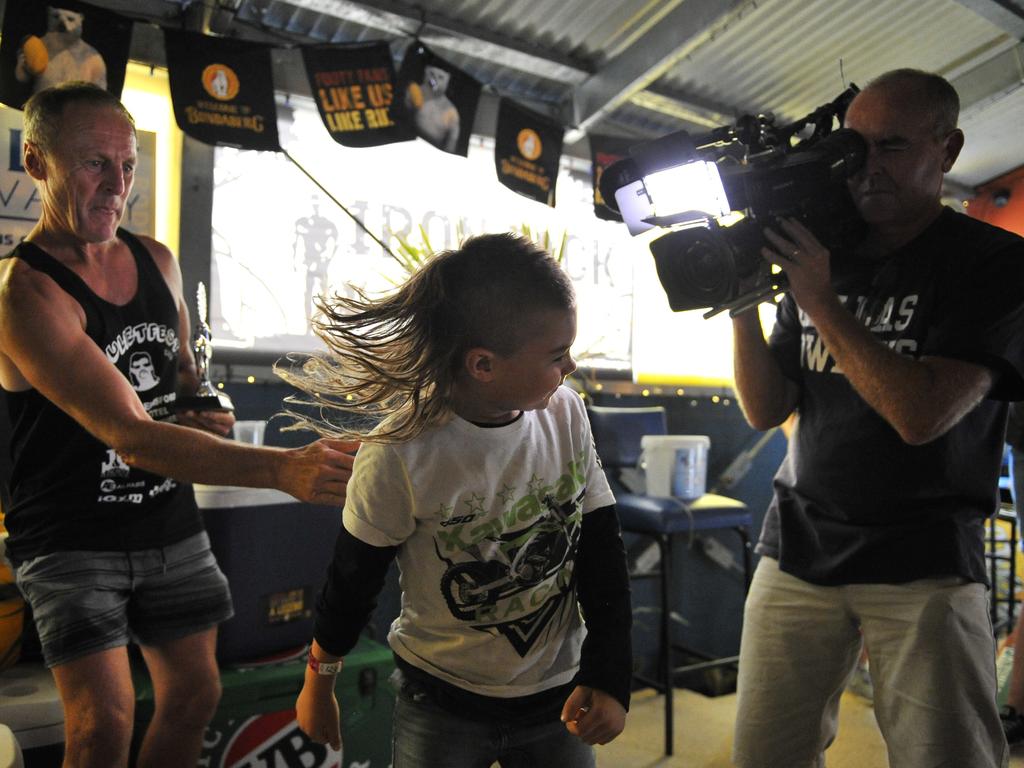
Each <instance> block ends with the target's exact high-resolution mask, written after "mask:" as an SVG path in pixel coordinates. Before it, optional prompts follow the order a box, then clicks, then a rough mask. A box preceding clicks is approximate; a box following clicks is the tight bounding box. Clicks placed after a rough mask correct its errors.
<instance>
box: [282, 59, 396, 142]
mask: <svg viewBox="0 0 1024 768" xmlns="http://www.w3.org/2000/svg"><path fill="white" fill-rule="evenodd" d="M302 60H303V62H304V63H305V65H306V77H308V78H309V88H310V90H311V92H312V93H313V98H314V99H315V100H316V108H317V109H318V110H319V111H320V117H321V119H322V120H323V121H324V126H325V127H326V128H327V132H328V133H329V134H331V138H332V139H334V140H335V141H336V142H338V143H339V144H342V145H344V146H346V147H375V146H378V145H380V144H391V143H392V142H396V141H408V140H410V139H413V138H415V137H416V134H415V132H414V131H413V129H412V127H411V126H409V125H408V124H406V123H405V122H399V121H397V120H396V119H395V115H394V113H395V112H398V111H399V107H397V106H396V105H395V93H396V92H397V88H396V76H395V66H394V64H393V63H392V61H391V48H390V46H389V45H388V44H387V42H385V41H381V42H373V43H357V44H355V45H313V46H303V48H302Z"/></svg>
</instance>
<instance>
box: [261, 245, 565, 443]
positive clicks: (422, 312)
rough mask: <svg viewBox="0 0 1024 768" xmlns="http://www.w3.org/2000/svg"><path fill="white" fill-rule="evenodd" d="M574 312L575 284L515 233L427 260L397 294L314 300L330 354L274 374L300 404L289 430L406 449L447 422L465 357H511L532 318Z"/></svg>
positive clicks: (289, 408)
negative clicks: (539, 312)
mask: <svg viewBox="0 0 1024 768" xmlns="http://www.w3.org/2000/svg"><path fill="white" fill-rule="evenodd" d="M574 306H575V298H574V294H573V289H572V283H571V281H570V280H569V278H568V276H567V275H566V274H565V272H564V271H563V270H562V269H561V267H560V266H559V265H558V263H557V262H556V261H555V260H554V259H552V258H551V256H550V255H549V254H548V253H547V252H545V251H544V250H543V249H541V248H540V247H538V246H536V245H535V244H533V243H532V242H531V241H529V240H527V239H526V238H524V237H521V236H518V235H514V234H511V233H505V234H496V235H480V236H477V237H474V238H470V239H469V240H467V241H466V242H465V243H464V244H463V246H462V247H461V248H459V249H458V250H453V251H445V252H442V253H439V254H437V255H435V256H433V257H431V258H430V259H429V260H428V261H427V262H426V263H425V264H424V266H423V267H421V268H420V269H419V270H418V271H417V272H416V273H415V274H414V275H413V276H412V277H411V278H410V279H409V280H408V281H407V282H406V283H404V284H403V285H402V286H401V287H400V288H399V289H398V290H397V291H395V292H394V293H391V294H389V295H387V296H384V297H382V298H376V299H375V298H371V297H369V296H367V294H366V293H364V292H362V291H358V290H357V296H356V298H350V297H345V296H340V295H337V294H336V295H335V296H333V297H332V298H331V299H330V300H328V299H326V298H324V297H321V298H320V299H318V300H317V308H318V309H319V315H318V317H317V319H316V321H315V322H314V329H315V331H316V333H317V335H318V336H319V337H320V338H321V339H322V340H323V341H324V343H325V344H326V345H327V348H328V352H327V353H326V354H315V355H308V356H299V355H289V356H288V357H287V358H286V359H285V362H283V363H282V362H279V363H278V364H276V365H275V366H274V369H275V372H276V373H277V374H278V375H279V376H280V377H281V378H282V379H284V380H285V381H286V382H288V383H289V384H291V385H292V386H294V387H296V388H297V389H298V390H300V392H301V393H302V394H300V395H293V396H290V397H287V398H285V403H286V410H285V414H286V415H288V416H290V417H291V418H292V420H293V423H292V424H291V425H289V426H287V427H284V429H286V430H293V429H311V430H313V431H315V432H317V433H319V434H321V435H325V436H331V437H340V438H357V439H361V440H368V441H373V442H380V443H401V442H406V441H408V440H411V439H412V438H414V437H416V436H417V435H418V434H420V432H422V431H423V430H424V429H425V428H427V427H430V426H434V425H438V424H442V423H444V422H445V421H447V419H448V418H450V416H451V397H452V390H453V387H454V384H455V381H456V378H457V377H458V376H459V375H460V370H461V366H462V363H463V357H464V355H465V353H466V351H468V350H469V349H470V348H472V347H475V346H484V347H487V348H489V349H493V350H494V351H496V352H498V353H499V354H510V353H511V352H513V351H515V349H517V348H518V346H519V345H520V344H521V343H522V341H523V338H524V334H525V333H527V332H528V330H527V328H526V327H525V325H528V324H524V323H523V322H522V318H523V316H524V313H525V312H529V311H531V310H533V309H541V308H544V309H563V308H565V309H567V308H571V307H574ZM311 413H312V414H313V415H311Z"/></svg>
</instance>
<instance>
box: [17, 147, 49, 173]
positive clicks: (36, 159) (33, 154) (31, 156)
mask: <svg viewBox="0 0 1024 768" xmlns="http://www.w3.org/2000/svg"><path fill="white" fill-rule="evenodd" d="M21 155H22V159H21V164H22V166H24V168H25V172H26V173H28V175H29V176H31V177H32V178H33V179H36V180H38V181H42V180H43V179H45V178H46V161H45V160H44V159H43V153H42V152H41V151H40V149H39V147H37V146H36V145H35V144H33V143H32V142H31V141H26V142H25V146H24V147H23V148H22V153H21Z"/></svg>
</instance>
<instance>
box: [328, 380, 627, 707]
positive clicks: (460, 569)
mask: <svg viewBox="0 0 1024 768" xmlns="http://www.w3.org/2000/svg"><path fill="white" fill-rule="evenodd" d="M614 503H615V499H614V497H613V496H612V493H611V490H610V489H609V488H608V483H607V481H606V479H605V476H604V472H603V471H602V470H601V468H600V465H599V464H598V461H597V456H596V454H595V452H594V443H593V438H592V437H591V434H590V423H589V421H588V419H587V415H586V411H585V409H584V407H583V402H582V401H581V399H580V397H579V395H577V394H576V393H575V392H573V391H572V390H571V389H569V388H567V387H561V388H560V389H559V390H558V391H557V392H556V393H555V395H554V396H553V397H552V398H551V400H550V402H549V404H548V407H547V408H545V409H544V410H541V411H527V412H525V413H524V414H523V415H522V417H521V418H519V419H517V420H516V421H515V422H513V423H512V424H508V425H506V426H502V427H478V426H476V425H474V424H471V423H470V422H468V421H465V420H463V419H461V418H458V417H455V418H453V419H451V420H450V421H449V422H448V423H447V424H445V425H443V426H441V427H437V428H434V429H430V430H428V431H426V432H424V433H423V434H422V435H420V436H419V437H417V438H416V439H415V440H412V441H411V442H408V443H405V444H402V445H378V444H373V443H366V444H364V445H363V446H362V447H361V448H360V450H359V453H358V455H357V456H356V462H355V467H354V470H353V475H352V480H351V482H350V483H349V486H348V499H347V501H346V503H345V510H344V514H343V522H344V525H345V528H346V529H347V530H348V531H349V533H351V534H352V535H353V536H355V537H356V538H358V539H360V540H362V541H364V542H366V543H367V544H370V545H373V546H378V547H384V546H399V550H398V566H399V572H400V585H401V589H402V610H401V613H400V614H399V616H398V618H397V619H395V621H394V623H393V624H392V626H391V631H390V633H389V634H388V641H389V643H390V644H391V647H392V648H393V649H394V651H395V653H397V654H398V655H399V656H400V657H401V658H402V659H404V660H405V661H407V662H408V663H409V664H411V665H413V666H415V667H417V668H419V669H422V670H423V671H424V672H427V673H428V674H430V675H433V676H434V677H437V678H439V679H441V680H444V681H445V682H448V683H451V684H452V685H456V686H458V687H460V688H463V689H465V690H469V691H472V692H474V693H478V694H481V695H484V696H494V697H499V698H507V697H512V696H527V695H530V694H532V693H537V692H539V691H543V690H546V689H548V688H553V687H555V686H558V685H564V684H566V683H568V682H570V681H571V680H572V679H573V677H574V675H575V674H576V672H577V670H578V668H579V658H580V646H581V644H582V642H583V637H584V632H585V630H584V627H583V622H582V619H581V617H580V611H579V606H578V604H577V602H576V589H575V579H574V577H573V570H574V564H575V557H576V550H577V547H578V545H579V537H580V530H581V522H582V515H584V514H587V513H589V512H591V511H593V510H595V509H599V508H601V507H606V506H609V505H611V504H614Z"/></svg>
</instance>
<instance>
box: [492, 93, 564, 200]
mask: <svg viewBox="0 0 1024 768" xmlns="http://www.w3.org/2000/svg"><path fill="white" fill-rule="evenodd" d="M564 133H565V131H564V130H563V129H562V126H561V125H559V124H558V123H556V122H555V121H553V120H551V119H550V118H548V117H545V116H544V115H540V114H538V113H536V112H532V111H531V110H529V109H526V108H525V107H521V106H519V105H518V104H516V103H515V102H513V101H510V100H509V99H501V102H500V103H499V105H498V127H497V129H496V131H495V134H494V167H495V170H496V171H497V172H498V181H500V182H501V183H502V184H504V185H505V186H506V187H508V188H509V189H511V190H513V191H514V192H518V193H519V194H520V195H524V196H525V197H529V198H532V199H534V200H536V201H538V202H541V203H546V204H547V205H550V206H551V207H552V208H553V207H554V205H555V182H556V180H557V179H558V162H559V160H560V159H561V157H562V138H563V135H564Z"/></svg>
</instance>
